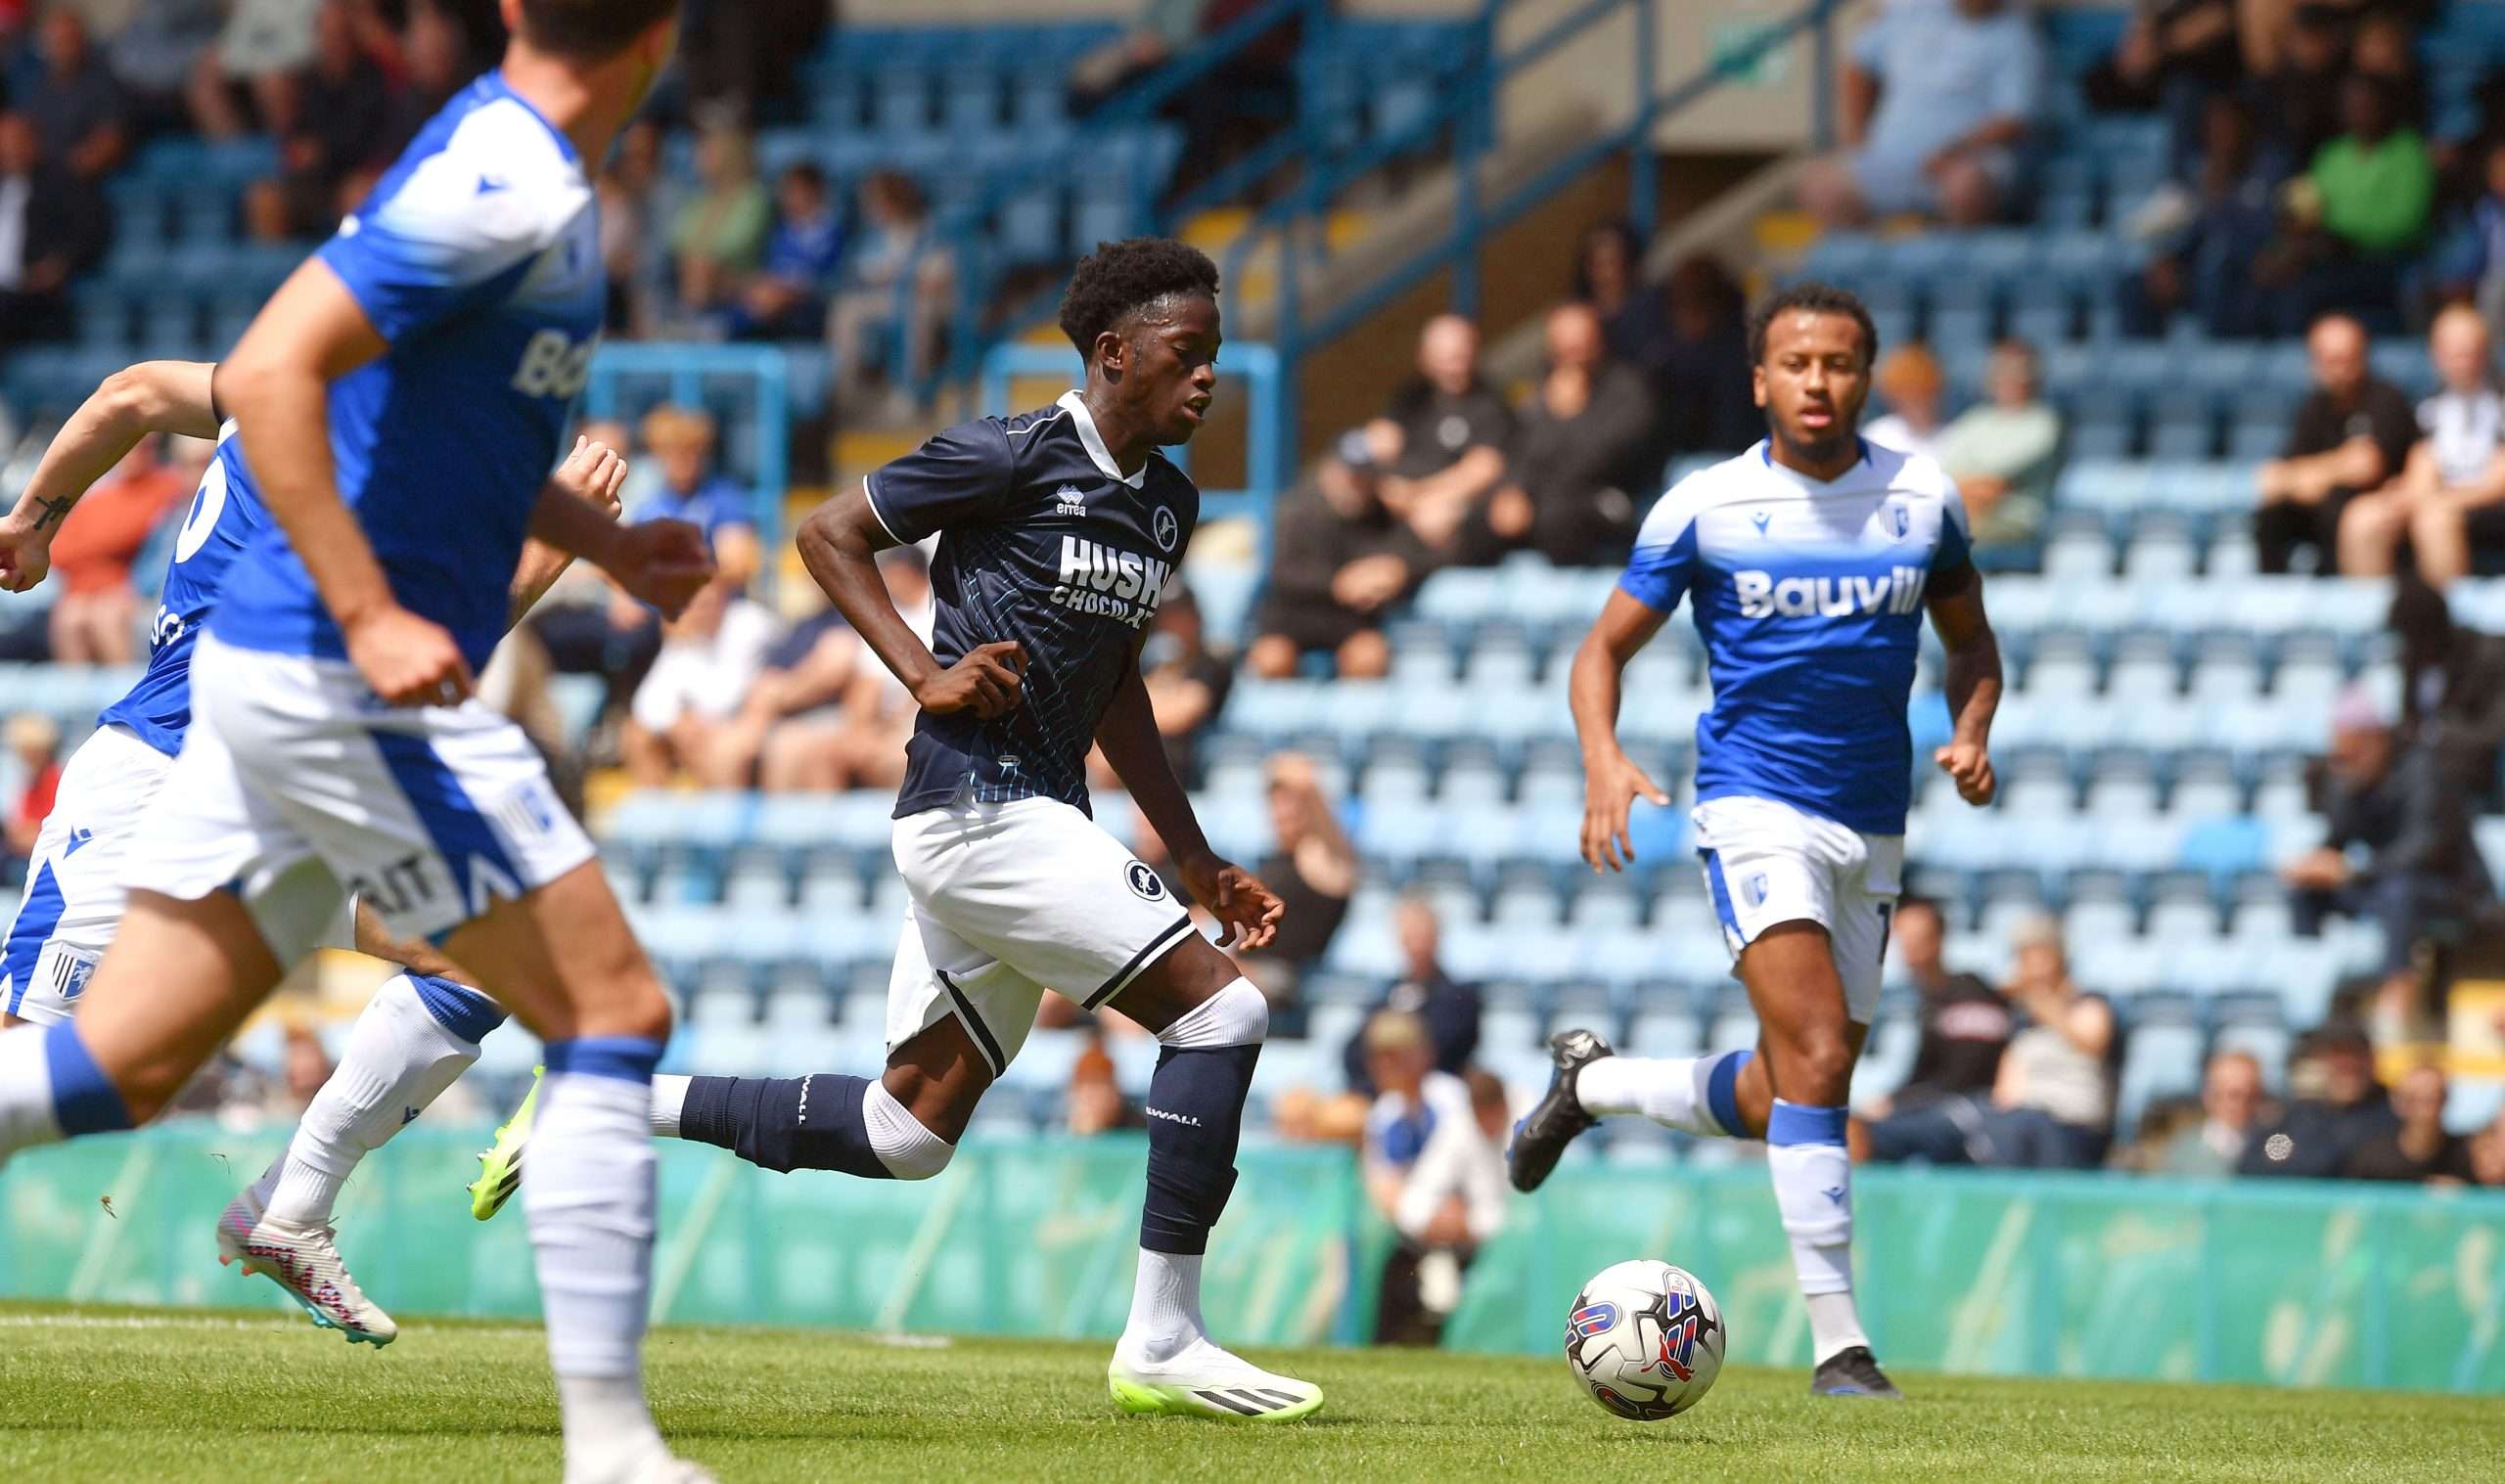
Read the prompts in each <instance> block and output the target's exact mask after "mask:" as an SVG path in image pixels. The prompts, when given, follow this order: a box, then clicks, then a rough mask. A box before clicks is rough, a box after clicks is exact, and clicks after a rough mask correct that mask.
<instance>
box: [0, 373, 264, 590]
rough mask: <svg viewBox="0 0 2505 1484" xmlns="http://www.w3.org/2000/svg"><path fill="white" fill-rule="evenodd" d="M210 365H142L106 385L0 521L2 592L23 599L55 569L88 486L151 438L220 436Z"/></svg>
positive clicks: (66, 427)
mask: <svg viewBox="0 0 2505 1484" xmlns="http://www.w3.org/2000/svg"><path fill="white" fill-rule="evenodd" d="M214 369H215V368H213V367H212V366H210V365H208V364H207V363H205V362H194V361H142V362H140V363H139V364H138V365H136V366H129V367H125V368H123V369H122V370H120V371H116V372H114V374H113V375H112V376H109V377H107V378H105V380H104V382H103V383H102V384H101V385H99V386H98V387H97V388H96V390H95V392H94V393H93V394H92V395H90V396H89V397H88V398H87V400H86V401H85V402H83V403H81V404H79V408H78V410H77V411H76V412H74V413H71V414H70V415H69V421H68V422H67V423H64V424H63V425H62V426H61V431H60V432H58V433H56V434H55V435H54V436H53V440H52V444H51V446H50V447H48V448H46V449H45V450H44V451H43V458H42V460H41V461H39V462H38V463H37V464H36V465H35V472H34V475H33V477H31V478H29V479H28V480H27V481H26V487H25V490H24V492H23V494H21V495H20V496H19V497H18V504H17V508H16V509H15V510H12V511H11V512H10V513H9V514H8V515H7V516H6V517H0V588H6V589H7V590H8V591H10V592H13V593H23V592H24V591H25V590H26V589H28V588H30V587H33V586H34V585H35V584H36V583H38V582H41V581H42V580H43V578H44V574H45V573H46V572H48V571H50V570H51V569H52V540H53V537H54V536H56V535H58V534H60V531H61V525H62V522H63V521H65V520H67V519H68V518H69V512H70V511H71V510H73V509H75V508H76V507H77V504H78V501H79V498H80V497H81V496H83V495H85V494H86V493H87V489H88V487H89V486H90V485H92V484H94V483H95V482H96V481H97V480H98V479H101V478H103V477H104V476H105V474H106V473H107V472H109V471H110V470H112V469H113V467H114V465H116V464H119V463H120V462H121V461H122V458H123V456H124V455H126V454H128V453H129V452H130V451H131V449H132V448H134V447H136V446H137V445H138V443H139V440H140V439H142V438H144V437H146V436H147V435H148V434H150V433H152V432H175V433H185V434H188V435H190V436H192V437H195V438H213V437H216V436H217V411H216V407H215V404H214V402H213V400H212V399H211V397H210V395H209V374H210V373H211V371H213V370H214Z"/></svg>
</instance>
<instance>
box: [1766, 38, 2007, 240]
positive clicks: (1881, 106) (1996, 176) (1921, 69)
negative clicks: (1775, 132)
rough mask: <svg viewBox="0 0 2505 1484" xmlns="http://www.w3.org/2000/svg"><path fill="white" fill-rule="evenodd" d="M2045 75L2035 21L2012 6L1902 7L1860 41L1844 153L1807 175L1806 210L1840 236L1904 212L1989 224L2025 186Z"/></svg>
mask: <svg viewBox="0 0 2505 1484" xmlns="http://www.w3.org/2000/svg"><path fill="white" fill-rule="evenodd" d="M2043 70H2044V58H2043V48H2042V46H2041V44H2040V43H2039V42H2038V41H2037V39H2036V36H2035V25H2034V18H2033V17H2031V16H2029V15H2027V13H2026V12H2024V11H2023V10H2021V9H2019V8H2017V7H2015V6H2011V5H2009V4H2007V3H2005V0H1900V3H1898V4H1896V5H1894V6H1891V7H1890V8H1889V9H1888V10H1887V11H1886V12H1885V13H1883V14H1882V15H1880V16H1879V17H1878V18H1877V19H1876V20H1874V21H1872V22H1870V24H1869V25H1867V26H1865V27H1864V28H1863V29H1862V31H1861V34H1860V35H1858V36H1857V37H1855V38H1854V40H1853V44H1852V58H1851V61H1850V62H1849V63H1848V64H1847V65H1846V66H1845V72H1844V112H1843V118H1844V138H1845V144H1846V146H1848V149H1847V150H1846V152H1845V153H1844V154H1842V155H1835V156H1830V157H1826V158H1824V159H1821V160H1817V161H1814V162H1813V163H1812V164H1811V166H1810V168H1809V170H1808V171H1807V172H1806V173H1805V174H1804V175H1803V176H1802V178H1801V184H1800V197H1801V203H1802V204H1803V205H1804V206H1805V207H1807V209H1808V210H1809V211H1810V212H1811V213H1812V214H1813V215H1815V216H1816V217H1817V218H1818V219H1819V220H1820V221H1822V222H1824V223H1826V224H1827V225H1829V226H1833V227H1845V226H1857V225H1859V224H1861V223H1862V222H1865V221H1867V220H1869V219H1870V218H1871V217H1872V216H1874V215H1879V216H1888V215H1893V214H1895V213H1898V212H1904V211H1921V212H1926V213H1928V214H1932V215H1936V216H1939V217H1942V218H1944V219H1945V220H1946V221H1947V222H1948V223H1949V224H1950V225H1951V226H1957V227H1981V226H1983V225H1986V224H1988V223H1989V222H1991V221H1992V220H1994V219H1995V218H1996V217H1998V216H1999V215H2000V213H2001V210H2002V207H2003V206H2004V205H2005V204H2006V202H2007V201H2008V199H2009V196H2010V193H2011V190H2012V188H2013V187H2015V186H2016V185H2017V183H2018V177H2019V156H2020V152H2021V150H2022V149H2023V148H2024V147H2025V145H2026V143H2027V135H2028V134H2029V133H2030V132H2031V131H2032V129H2033V126H2034V124H2035V121H2036V115H2037V113H2038V112H2039V109H2040V105H2041V95H2042V88H2043Z"/></svg>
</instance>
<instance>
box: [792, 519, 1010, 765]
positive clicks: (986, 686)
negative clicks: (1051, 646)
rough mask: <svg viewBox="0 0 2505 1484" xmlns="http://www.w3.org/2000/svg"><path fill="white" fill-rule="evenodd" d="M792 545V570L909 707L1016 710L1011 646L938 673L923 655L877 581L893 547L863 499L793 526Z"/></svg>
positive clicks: (980, 652) (985, 715)
mask: <svg viewBox="0 0 2505 1484" xmlns="http://www.w3.org/2000/svg"><path fill="white" fill-rule="evenodd" d="M796 544H797V546H798V547H799V549H800V564H801V565H803V566H805V567H807V568H808V569H809V576H810V577H811V578H813V579H815V580H816V582H817V585H818V587H819V588H820V589H821V590H823V591H824V592H825V594H826V596H827V601H828V602H830V603H833V604H834V605H835V607H836V611H838V612H840V613H842V614H843V621H844V622H846V623H848V624H850V625H852V630H853V632H854V633H856V634H859V635H860V636H861V638H862V640H863V641H864V642H865V643H867V644H868V645H869V646H870V652H872V653H874V654H876V655H878V656H879V661H880V662H881V663H882V664H885V665H886V666H887V667H888V672H889V673H890V674H892V675H894V676H895V678H896V679H897V680H899V681H902V682H903V683H904V688H905V690H906V691H908V692H910V693H911V694H912V696H913V699H914V703H915V704H917V705H919V706H920V707H922V709H924V710H926V711H929V712H931V713H933V714H934V715H946V714H948V713H950V712H954V711H972V712H974V713H975V715H977V716H979V717H980V718H982V719H983V720H985V721H988V720H990V719H991V718H993V717H995V716H1001V715H1005V714H1007V713H1008V712H1009V711H1010V710H1011V709H1012V708H1014V707H1015V706H1016V705H1017V704H1018V691H1019V687H1020V686H1021V685H1022V684H1023V680H1022V678H1021V673H1020V672H1021V670H1022V668H1023V665H1024V655H1023V653H1022V652H1021V650H1020V648H1019V645H1018V643H1017V641H1015V640H1001V641H998V642H995V643H992V644H980V645H977V646H975V648H974V649H973V651H972V652H969V653H968V654H967V655H966V656H965V657H964V658H963V659H960V660H958V661H957V662H956V663H955V664H953V665H949V666H946V667H945V668H942V667H941V665H940V663H939V661H938V658H937V657H936V656H934V654H933V653H932V652H931V647H930V646H929V645H926V644H924V643H923V642H922V637H921V636H920V635H918V634H916V633H914V631H913V629H912V626H911V625H909V624H907V623H906V622H905V621H904V615H903V614H901V613H899V612H897V611H896V601H895V599H894V598H893V597H892V596H891V595H890V594H889V593H888V581H887V579H886V578H885V577H883V576H881V575H879V560H878V557H879V553H880V551H882V550H883V549H885V548H887V547H890V546H893V545H895V544H896V542H895V539H894V538H893V537H891V536H889V535H888V529H887V527H886V526H885V525H884V524H882V523H881V522H880V520H879V517H878V514H877V513H876V512H875V511H873V510H872V509H871V508H870V497H869V495H868V494H867V493H866V492H865V491H864V489H863V488H862V486H860V485H858V484H855V485H852V486H851V487H850V488H848V489H845V490H844V491H843V492H842V493H841V494H838V495H836V496H835V497H834V498H833V499H830V500H828V501H827V502H826V503H825V504H824V505H821V506H819V507H818V508H817V509H816V510H813V511H811V512H809V514H808V516H807V517H806V518H804V519H802V520H801V521H800V529H799V533H798V535H797V538H796Z"/></svg>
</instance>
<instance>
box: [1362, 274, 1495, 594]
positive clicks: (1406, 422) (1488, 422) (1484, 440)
mask: <svg viewBox="0 0 2505 1484" xmlns="http://www.w3.org/2000/svg"><path fill="white" fill-rule="evenodd" d="M1366 433H1367V439H1368V442H1369V444H1370V445H1371V446H1372V447H1373V448H1374V449H1375V450H1376V454H1377V460H1378V462H1379V463H1381V464H1382V465H1383V466H1384V467H1385V469H1386V472H1385V474H1384V476H1383V478H1382V480H1381V481H1380V483H1379V484H1378V486H1377V491H1376V493H1377V496H1378V498H1380V499H1381V500H1382V502H1383V505H1384V508H1385V509H1387V510H1389V511H1390V512H1391V513H1392V514H1393V515H1394V516H1397V517H1400V519H1401V521H1402V523H1404V524H1406V525H1407V526H1408V527H1409V529H1410V530H1411V531H1412V532H1413V533H1414V534H1415V535H1416V536H1417V538H1418V539H1419V541H1421V542H1423V543H1424V544H1425V545H1426V546H1427V547H1428V548H1429V549H1430V550H1431V551H1435V552H1437V553H1443V552H1447V551H1450V550H1451V549H1452V548H1453V547H1454V545H1455V543H1456V542H1457V540H1458V539H1459V537H1460V535H1461V530H1462V525H1463V522H1464V521H1465V520H1466V519H1468V517H1469V516H1470V513H1471V512H1472V510H1474V509H1475V508H1476V507H1477V506H1478V505H1479V503H1480V501H1481V500H1482V499H1484V498H1485V497H1486V495H1487V493H1488V492H1489V491H1490V490H1492V489H1493V488H1494V487H1495V484H1496V481H1497V480H1498V479H1500V478H1502V477H1504V473H1505V449H1506V447H1507V446H1508V445H1510V444H1511V443H1512V442H1513V438H1514V410H1513V408H1512V407H1511V406H1509V405H1508V404H1507V403H1506V401H1505V399H1504V397H1503V396H1502V395H1501V394H1499V393H1498V392H1497V390H1496V388H1495V387H1493V386H1491V385H1489V384H1488V383H1487V382H1486V380H1485V379H1484V378H1483V377H1481V376H1480V374H1479V327H1478V326H1477V325H1474V324H1472V323H1471V322H1470V321H1469V320H1467V319H1465V318H1463V317H1462V316H1460V315H1458V314H1439V315H1436V316H1435V318H1434V319H1432V320H1429V321H1428V322H1427V327H1426V329H1425V330H1423V331H1421V332H1420V333H1419V336H1418V374H1417V375H1416V376H1414V377H1412V378H1410V379H1409V381H1408V382H1404V383H1403V384H1402V385H1401V387H1400V389H1399V390H1397V391H1395V392H1393V393H1392V395H1391V405H1390V407H1389V410H1387V412H1386V413H1385V415H1384V416H1383V417H1381V418H1378V419H1377V420H1375V421H1374V422H1373V423H1370V424H1368V425H1367V427H1366Z"/></svg>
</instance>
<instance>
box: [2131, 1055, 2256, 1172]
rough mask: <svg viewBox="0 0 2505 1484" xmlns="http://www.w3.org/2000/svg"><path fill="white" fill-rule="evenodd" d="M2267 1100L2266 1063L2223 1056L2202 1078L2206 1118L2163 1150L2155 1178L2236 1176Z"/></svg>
mask: <svg viewBox="0 0 2505 1484" xmlns="http://www.w3.org/2000/svg"><path fill="white" fill-rule="evenodd" d="M2266 1101H2267V1100H2266V1099H2265V1098H2264V1096H2263V1094H2262V1091H2261V1063H2260V1062H2258V1061H2255V1060H2254V1059H2253V1054H2252V1053H2250V1052H2219V1053H2217V1054H2215V1055H2213V1056H2211V1057H2209V1065H2208V1066H2207V1067H2206V1068H2204V1069H2203V1071H2202V1073H2201V1107H2200V1116H2199V1117H2198V1118H2197V1119H2194V1120H2192V1121H2191V1122H2189V1123H2187V1124H2186V1125H2185V1126H2184V1127H2182V1128H2180V1129H2177V1130H2176V1131H2175V1132H2174V1134H2173V1135H2172V1137H2170V1138H2168V1139H2167V1140H2166V1141H2165V1142H2164V1143H2163V1144H2162V1145H2161V1146H2159V1147H2158V1148H2157V1150H2156V1154H2155V1158H2154V1159H2153V1160H2152V1161H2151V1162H2150V1163H2149V1165H2148V1166H2147V1172H2148V1173H2149V1174H2152V1175H2193V1176H2203V1177H2210V1176H2218V1175H2231V1174H2233V1173H2235V1167H2236V1162H2237V1161H2238V1160H2240V1159H2242V1158H2243V1157H2244V1149H2245V1146H2246V1145H2247V1144H2249V1143H2251V1142H2252V1139H2253V1131H2254V1129H2255V1127H2257V1126H2258V1125H2259V1123H2260V1121H2261V1116H2262V1114H2263V1112H2264V1111H2265V1110H2266V1109H2265V1103H2266Z"/></svg>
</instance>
